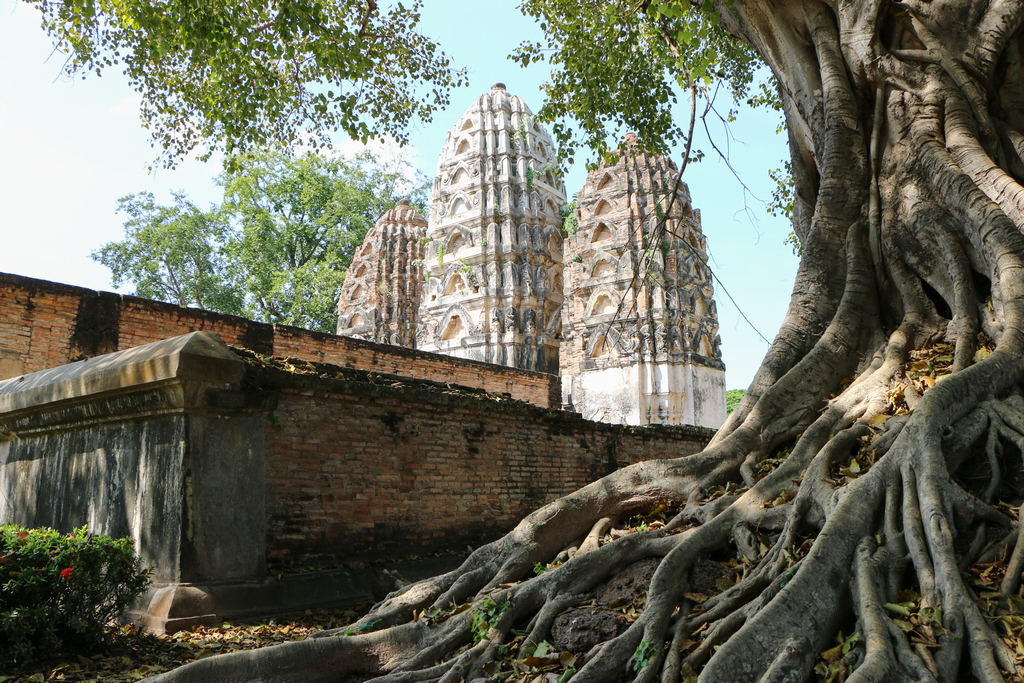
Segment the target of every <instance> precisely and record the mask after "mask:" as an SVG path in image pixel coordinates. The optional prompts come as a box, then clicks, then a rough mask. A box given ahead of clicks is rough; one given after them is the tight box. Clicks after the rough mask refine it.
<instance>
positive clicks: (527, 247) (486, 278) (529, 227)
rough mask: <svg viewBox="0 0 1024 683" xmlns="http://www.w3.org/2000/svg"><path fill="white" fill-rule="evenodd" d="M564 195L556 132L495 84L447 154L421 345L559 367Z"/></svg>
mask: <svg viewBox="0 0 1024 683" xmlns="http://www.w3.org/2000/svg"><path fill="white" fill-rule="evenodd" d="M564 204H565V190H564V188H563V186H562V182H561V180H559V179H558V175H557V173H556V172H555V152H554V146H553V145H552V143H551V138H550V137H549V135H548V134H547V132H546V131H545V130H544V129H543V128H541V127H540V126H539V125H538V124H537V123H536V122H535V121H534V120H533V116H532V113H531V112H530V109H529V107H527V106H526V104H525V103H524V102H523V100H522V98H520V97H517V96H514V95H509V94H508V92H507V91H506V90H505V86H504V84H502V83H495V84H494V86H492V87H491V90H490V92H487V93H484V94H483V95H481V96H480V97H479V98H477V100H476V102H475V103H474V104H473V105H472V106H471V107H470V108H469V110H468V111H467V112H466V113H465V115H464V116H463V117H462V118H461V119H460V120H459V121H458V123H456V124H455V127H454V128H452V129H451V131H449V133H448V136H447V138H446V139H445V143H444V148H443V150H442V152H441V156H440V160H439V162H438V169H437V176H436V178H435V179H434V187H433V192H432V196H431V212H430V225H429V228H428V229H427V237H428V238H429V240H430V241H429V242H428V243H427V248H426V255H425V257H424V268H425V270H426V278H427V281H426V283H425V284H424V286H423V295H422V298H421V302H420V308H419V315H418V318H419V320H418V323H419V330H418V332H417V337H416V347H417V348H418V349H421V350H425V351H436V352H439V353H445V354H449V355H452V356H458V357H462V358H471V359H475V360H481V361H487V362H490V363H497V364H499V365H508V366H512V367H519V368H526V369H530V370H540V371H543V372H550V373H555V372H558V347H559V337H560V325H561V312H560V310H559V307H560V306H561V304H562V233H561V224H562V217H561V215H560V213H559V211H560V209H561V208H562V206H563V205H564Z"/></svg>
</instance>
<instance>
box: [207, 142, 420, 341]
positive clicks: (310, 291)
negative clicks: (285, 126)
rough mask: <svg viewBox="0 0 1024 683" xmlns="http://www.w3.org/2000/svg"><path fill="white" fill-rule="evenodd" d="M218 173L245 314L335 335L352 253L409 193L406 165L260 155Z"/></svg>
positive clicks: (365, 157) (416, 197)
mask: <svg viewBox="0 0 1024 683" xmlns="http://www.w3.org/2000/svg"><path fill="white" fill-rule="evenodd" d="M236 165H237V168H236V169H235V170H232V171H229V172H228V173H225V174H224V176H223V177H222V178H221V181H220V182H221V184H222V185H223V186H224V196H225V203H224V210H225V211H226V212H227V213H228V215H230V216H231V220H232V226H233V228H234V232H233V236H232V239H231V240H230V242H229V244H228V247H227V253H228V254H229V255H230V260H231V263H232V283H233V285H234V287H235V289H236V291H239V292H242V293H244V296H245V301H246V305H245V314H246V315H247V317H250V318H253V319H255V320H263V321H265V322H273V323H282V324H288V325H296V326H298V327H306V328H309V329H315V330H320V331H323V332H334V330H335V329H336V328H337V306H338V295H339V293H340V292H341V285H342V283H343V282H344V279H345V272H346V269H347V268H348V266H349V264H350V263H351V262H352V256H353V255H354V254H355V251H356V249H357V248H358V247H359V246H360V245H361V244H362V242H363V238H364V237H365V236H366V232H367V231H368V230H369V229H370V228H371V227H373V225H374V223H376V221H377V219H378V218H380V216H381V215H382V214H383V213H384V212H385V211H388V210H390V209H393V208H394V207H395V205H396V204H397V203H398V200H399V199H401V198H402V197H406V196H408V195H410V194H412V195H413V196H412V197H411V201H412V202H414V203H416V204H417V205H419V206H423V205H424V203H425V187H426V184H425V181H424V180H423V179H422V178H420V179H418V184H417V185H416V186H415V187H412V186H411V184H410V183H409V181H408V180H407V178H406V176H405V175H404V174H403V172H404V171H407V170H408V169H407V167H401V168H395V169H386V168H384V167H383V166H381V165H380V164H379V163H378V162H377V160H376V159H375V158H374V157H373V156H372V155H370V154H369V153H363V154H361V155H359V156H357V157H355V158H353V159H351V160H345V159H340V158H326V157H323V156H319V155H316V154H305V155H302V156H299V157H292V156H289V155H285V154H280V153H262V154H254V155H249V156H245V157H241V158H238V159H237V160H236Z"/></svg>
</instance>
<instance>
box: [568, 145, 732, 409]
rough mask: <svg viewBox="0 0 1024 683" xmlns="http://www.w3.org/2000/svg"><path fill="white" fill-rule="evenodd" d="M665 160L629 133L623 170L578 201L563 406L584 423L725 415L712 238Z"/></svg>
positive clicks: (615, 167)
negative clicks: (709, 247)
mask: <svg viewBox="0 0 1024 683" xmlns="http://www.w3.org/2000/svg"><path fill="white" fill-rule="evenodd" d="M676 176H677V170H676V167H675V165H674V164H673V163H672V162H671V161H670V160H669V159H667V158H665V157H661V156H647V155H646V154H643V153H641V152H640V151H639V150H638V148H637V147H636V137H635V136H632V135H629V136H626V139H625V140H624V141H623V145H622V147H621V148H620V149H619V150H618V158H617V160H616V162H615V163H614V164H607V163H605V164H602V165H601V166H600V167H599V168H598V169H596V170H594V171H592V172H591V173H590V174H589V175H588V177H587V182H586V184H585V186H584V188H583V190H581V191H580V193H579V196H578V199H577V205H578V208H577V221H578V224H579V225H578V229H577V230H576V232H575V233H574V234H573V235H572V236H570V237H569V238H568V239H567V240H566V246H565V253H566V259H567V261H568V262H569V266H568V274H567V276H566V277H567V282H566V299H567V303H566V308H565V312H564V324H565V335H566V339H565V341H564V342H563V344H562V350H561V374H562V391H563V398H564V401H565V402H566V403H567V404H569V405H571V406H572V407H573V409H575V410H577V411H578V412H581V413H582V414H583V416H584V417H586V418H589V419H592V420H598V421H605V422H620V423H627V424H696V425H703V426H709V427H716V428H717V427H718V426H720V425H721V424H722V422H724V420H725V366H724V364H723V363H722V360H721V349H720V344H721V341H720V338H719V336H718V320H717V312H716V308H715V302H714V300H713V299H712V294H713V291H712V286H711V272H710V270H709V269H708V267H707V265H706V264H707V242H706V240H705V238H704V235H703V234H702V233H701V228H700V212H699V211H694V210H693V209H692V207H691V205H690V194H689V190H688V189H687V188H686V185H685V184H683V183H681V182H679V183H678V186H677V179H676Z"/></svg>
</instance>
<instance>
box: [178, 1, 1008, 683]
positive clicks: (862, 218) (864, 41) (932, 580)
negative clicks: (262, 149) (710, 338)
mask: <svg viewBox="0 0 1024 683" xmlns="http://www.w3.org/2000/svg"><path fill="white" fill-rule="evenodd" d="M720 10H721V12H722V16H723V22H725V24H726V26H727V27H728V28H729V30H730V31H731V32H733V33H734V34H735V35H736V36H737V37H739V38H740V39H741V40H744V41H746V42H748V43H749V44H751V45H752V46H754V47H755V48H756V49H757V51H758V52H759V53H760V54H761V55H762V56H763V58H764V59H765V61H766V62H767V63H768V64H769V65H770V67H771V68H772V70H773V71H774V73H775V75H776V77H777V79H778V82H779V86H780V94H781V98H782V101H783V105H784V111H785V115H786V121H787V124H788V132H789V136H790V141H791V151H792V162H793V171H794V175H795V180H796V205H795V211H794V226H795V231H796V234H797V236H798V237H799V239H800V241H801V243H802V244H803V248H804V251H803V257H802V260H801V264H800V268H799V272H798V274H797V277H796V284H795V287H794V291H793V295H792V300H791V303H790V307H789V310H788V313H787V315H786V318H785V321H784V323H783V325H782V328H781V330H780V331H779V333H778V336H777V337H776V338H775V341H774V343H773V344H772V347H771V349H770V351H769V352H768V354H767V357H766V358H765V360H764V362H763V364H762V366H761V368H760V370H759V372H758V374H757V376H756V377H755V379H754V381H753V383H752V385H751V387H750V389H749V390H748V391H747V394H746V396H745V398H744V399H743V401H742V403H741V404H740V405H739V407H738V408H737V409H736V410H735V411H734V412H733V413H732V415H731V417H730V418H729V420H728V422H727V423H726V424H725V426H724V427H723V428H722V429H721V430H720V431H719V433H718V434H717V436H716V437H715V438H714V440H713V441H712V443H711V444H710V445H709V447H708V448H707V449H706V450H704V451H703V452H702V453H699V454H697V455H692V456H687V457H683V458H679V459H676V460H668V461H658V462H648V463H642V464H639V465H635V466H632V467H629V468H626V469H623V470H620V471H618V472H616V473H614V474H612V475H610V476H608V477H606V478H605V479H603V480H600V481H598V482H595V483H593V484H591V485H589V486H587V487H585V488H583V489H581V490H579V491H577V492H575V493H573V494H571V495H568V496H566V497H564V498H562V499H560V500H558V501H555V502H553V503H551V504H550V505H547V506H546V507H544V508H542V509H540V510H538V511H537V512H534V513H533V514H531V515H530V516H529V517H527V518H526V519H524V520H523V521H522V522H521V523H520V524H519V526H518V527H516V529H515V530H513V531H512V532H510V533H509V534H508V535H507V536H505V537H504V538H502V539H501V540H499V541H496V542H494V543H492V544H490V545H487V546H485V547H482V548H480V549H478V550H477V551H475V552H474V553H473V554H472V555H471V556H470V557H469V558H468V559H467V560H466V562H465V563H464V565H463V566H462V567H461V568H460V569H458V570H456V571H454V572H452V573H450V574H447V575H445V576H441V577H438V578H435V579H431V580H428V581H425V582H421V583H419V584H415V585H413V586H409V587H406V588H405V589H403V590H401V591H399V592H397V593H396V594H393V595H392V596H389V598H388V599H387V600H385V601H384V602H382V603H381V604H379V605H377V606H376V607H375V608H374V610H373V611H372V612H371V614H369V615H368V616H367V617H366V618H365V619H363V620H361V621H360V622H359V623H357V624H355V625H354V626H353V628H352V629H348V630H347V631H348V632H349V633H351V635H340V633H339V632H334V633H327V634H324V637H322V638H317V639H313V640H310V641H306V642H302V643H295V644H289V645H283V646H278V647H274V648H269V649H267V650H262V651H255V652H245V653H238V654H232V655H227V656H224V657H218V658H212V659H207V660H203V661H200V662H197V663H195V664H192V665H189V666H186V667H184V668H182V669H179V670H177V671H175V672H171V673H170V674H166V675H164V676H161V677H159V678H160V679H161V680H166V681H193V680H194V681H233V680H238V681H242V680H245V681H253V680H259V681H290V680H295V681H313V680H324V681H327V680H352V681H367V680H373V681H374V682H375V683H406V682H410V683H411V682H413V681H417V682H418V681H452V682H453V683H454V682H459V681H480V682H482V681H483V680H495V681H504V680H508V681H513V680H528V681H529V680H537V679H536V678H534V677H533V675H526V677H525V678H524V675H525V674H524V673H523V672H524V671H527V672H529V671H532V670H533V669H530V667H529V665H528V664H525V663H524V662H527V661H533V665H534V667H535V669H536V667H537V666H540V667H541V668H540V669H536V670H538V671H541V673H538V674H535V675H536V676H540V679H539V681H554V680H562V681H563V682H564V681H565V680H568V678H567V676H570V675H571V678H572V680H573V682H574V683H592V682H593V683H596V682H599V681H601V682H604V681H625V680H636V681H641V682H644V683H647V682H654V681H658V682H660V683H679V682H680V681H693V680H699V681H701V682H707V683H711V682H715V683H736V682H747V681H749V682H757V681H761V682H764V683H767V682H770V681H806V680H828V681H831V680H847V681H857V682H858V683H859V682H861V681H973V680H977V681H986V682H988V681H1004V680H1006V681H1010V680H1021V678H1020V677H1021V675H1022V672H1024V669H1022V668H1021V663H1022V662H1024V657H1022V654H1024V653H1018V652H1016V651H1013V650H1011V649H1009V648H1008V647H1007V645H1006V641H1005V640H1004V639H1003V638H1002V637H1001V636H1002V635H1005V628H1004V625H1003V624H1001V623H999V622H998V620H997V621H995V622H994V621H993V620H992V619H990V618H989V617H988V616H987V615H986V614H985V613H984V612H983V610H982V609H981V607H979V604H980V603H979V600H981V597H980V596H979V594H978V593H979V591H978V589H977V586H975V585H972V584H971V583H970V582H969V581H968V580H967V579H965V576H970V574H968V573H965V570H968V569H969V568H971V567H977V566H981V565H979V563H981V564H982V565H983V564H984V563H986V562H987V563H991V562H992V561H993V559H998V558H1000V557H1002V558H1003V559H1004V560H1005V562H1006V564H1007V567H1008V568H1007V571H1006V572H1005V576H1004V577H1002V579H1001V583H999V585H997V586H995V587H994V588H993V590H992V593H994V594H996V595H997V597H992V596H989V597H988V598H986V599H988V600H996V601H997V602H998V601H1000V600H1003V601H1005V600H1006V599H1008V598H1014V597H1015V596H1017V594H1018V591H1019V588H1020V578H1021V571H1022V569H1024V534H1021V535H1015V534H1014V533H1013V532H1014V530H1015V529H1016V527H1017V521H1016V519H1015V517H1014V515H1013V514H1012V513H1011V512H1010V511H1008V509H1007V507H1005V506H1002V507H998V506H996V505H995V504H996V503H997V502H998V501H999V500H1000V499H1003V500H1012V501H1020V499H1021V497H1022V491H1021V482H1022V480H1024V478H1022V477H1021V476H1020V473H1021V470H1022V451H1024V393H1022V381H1024V337H1022V331H1024V236H1022V229H1024V188H1022V182H1024V34H1022V31H1021V24H1022V21H1024V3H1021V2H1019V0H908V1H907V2H902V3H901V2H891V1H889V0H737V1H736V2H735V3H733V4H731V5H726V4H723V5H722V6H721V7H720ZM935 349H939V350H940V351H941V349H948V354H945V355H943V353H941V352H936V351H935ZM939 366H942V368H944V369H942V370H941V371H938V372H937V371H936V368H937V367H939ZM652 508H659V509H668V510H671V511H672V514H671V515H670V516H669V517H667V518H666V519H665V523H664V525H659V528H652V527H653V526H654V525H646V524H640V525H639V526H637V525H635V524H634V525H633V526H632V527H630V531H631V533H622V534H616V533H615V532H614V530H615V529H617V528H620V529H624V528H625V526H624V523H623V520H626V519H628V518H629V517H631V516H634V515H637V514H647V513H649V512H650V511H651V510H652ZM651 558H654V560H655V562H656V567H657V569H656V570H655V571H654V572H653V576H652V577H651V578H650V581H649V584H648V585H647V587H646V594H645V600H644V602H643V605H642V609H640V610H638V611H637V613H636V614H635V619H633V620H631V621H630V623H629V625H628V627H627V628H625V630H623V631H622V632H621V633H619V634H618V635H614V636H612V637H609V638H607V639H605V640H604V641H602V642H599V643H598V644H596V645H594V646H592V647H590V648H589V649H588V650H587V651H586V652H577V653H573V656H572V657H570V658H569V659H567V660H565V661H563V662H562V667H561V668H557V667H556V668H555V669H554V673H550V669H549V670H548V671H549V673H545V672H544V671H545V670H544V669H543V665H542V662H543V661H550V655H543V656H540V657H537V656H536V653H537V652H538V651H543V650H545V649H546V648H541V649H540V650H538V649H531V648H533V646H536V645H539V644H541V643H545V642H547V641H548V640H549V639H550V638H551V637H552V636H551V631H552V624H553V623H554V622H555V621H556V618H557V617H558V616H559V615H560V614H562V613H564V612H566V610H569V609H574V608H577V607H578V606H580V605H591V604H593V598H594V597H595V594H596V592H597V591H599V589H600V587H601V586H604V585H606V584H607V582H608V581H609V580H611V579H613V578H614V577H615V576H616V575H618V574H620V573H621V572H624V571H627V570H628V568H629V567H632V566H635V565H636V563H638V562H641V561H645V560H647V561H650V560H651ZM708 558H711V559H714V560H716V561H718V562H719V563H721V562H731V563H733V565H734V566H735V567H736V568H737V569H736V574H735V580H734V583H733V585H730V586H720V587H719V588H724V590H720V592H716V593H715V594H714V595H711V596H707V595H702V594H697V593H696V592H695V590H693V587H692V586H691V585H690V584H691V582H692V577H693V576H694V569H695V567H696V566H697V565H698V564H699V563H700V562H703V561H706V560H707V559H708ZM986 566H987V565H986ZM535 568H537V569H545V570H546V571H543V572H541V573H539V574H536V575H535V572H534V570H535ZM908 596H910V597H908ZM1011 602H1012V600H1011ZM1021 604H1024V602H1022V603H1021ZM901 605H903V606H905V607H902V608H901V607H900V606H901ZM907 605H909V607H906V606H907ZM899 609H905V610H906V611H908V613H909V612H912V613H913V614H914V618H913V619H911V620H910V621H907V620H903V621H901V620H900V619H899V617H900V616H901V613H900V612H899ZM903 616H906V615H903ZM907 624H910V625H911V626H912V627H913V628H907ZM363 631H366V632H363ZM840 634H843V635H842V637H841V638H839V640H837V636H840ZM851 634H856V636H855V637H853V636H851ZM837 642H838V643H839V645H837ZM837 648H838V649H837ZM530 652H533V653H534V656H533V658H532V659H531V658H530V657H529V653H530ZM545 657H548V659H547V660H545V659H544V658H545ZM513 660H514V661H513ZM566 662H568V664H567V663H566ZM569 669H572V670H573V671H574V674H569V673H567V672H568V670H569ZM545 676H548V677H547V678H545Z"/></svg>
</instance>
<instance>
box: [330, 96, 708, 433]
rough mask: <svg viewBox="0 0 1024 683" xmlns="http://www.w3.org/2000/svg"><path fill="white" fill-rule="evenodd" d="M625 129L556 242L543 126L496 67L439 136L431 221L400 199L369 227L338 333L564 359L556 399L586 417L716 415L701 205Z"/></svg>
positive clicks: (556, 213) (650, 420)
mask: <svg viewBox="0 0 1024 683" xmlns="http://www.w3.org/2000/svg"><path fill="white" fill-rule="evenodd" d="M635 141H636V138H635V137H634V136H627V137H626V139H625V140H624V143H623V146H622V149H621V150H620V151H619V157H618V161H617V162H616V163H614V164H604V165H602V166H601V167H600V168H599V169H598V170H596V171H594V172H591V173H590V175H589V176H588V178H587V182H586V185H585V187H584V188H583V190H582V191H581V192H580V194H579V198H578V209H577V221H578V230H577V231H576V232H575V233H574V234H573V235H571V236H569V237H568V238H567V239H566V241H565V243H564V245H563V234H564V232H563V228H562V222H563V218H562V215H561V213H560V211H561V210H562V208H563V207H564V205H565V190H564V188H563V186H562V183H561V181H560V180H559V178H558V173H557V169H556V167H555V162H556V159H555V150H554V146H553V145H552V143H551V138H550V137H549V136H548V134H547V132H546V131H545V130H544V129H543V128H542V127H541V126H539V125H538V124H537V123H536V122H535V121H534V120H533V116H532V114H531V112H530V109H529V108H528V107H527V106H526V104H525V103H524V102H523V100H522V98H520V97H516V96H513V95H509V94H508V92H507V91H506V90H505V86H504V85H503V84H501V83H495V84H494V85H493V86H492V87H491V90H490V92H487V93H484V94H483V95H481V96H480V97H479V98H477V100H476V102H475V103H474V104H473V105H472V106H471V107H470V108H469V110H468V111H467V112H466V113H465V115H464V116H463V117H462V118H461V119H460V120H459V121H458V123H456V124H455V126H454V127H453V128H452V129H451V131H450V132H449V133H448V136H447V138H446V139H445V143H444V148H443V150H442V152H441V155H440V160H439V162H438V169H437V176H436V177H435V179H434V186H433V191H432V195H431V210H430V220H429V224H428V222H427V221H424V219H423V217H422V216H420V215H419V214H418V213H416V212H415V211H413V210H412V208H411V207H409V206H408V204H407V203H403V204H401V205H399V206H398V207H396V208H395V209H394V210H393V211H389V212H388V213H387V214H385V215H384V216H383V217H382V218H381V220H380V222H379V223H378V224H377V227H375V228H374V229H373V230H371V231H370V232H369V233H368V234H367V236H366V241H365V242H364V244H363V246H362V247H361V248H360V250H359V252H358V253H357V255H356V258H355V259H354V260H353V262H352V266H351V268H350V269H349V275H348V278H347V279H346V281H345V286H344V288H343V290H342V294H341V299H340V301H339V304H338V313H339V317H338V334H344V335H349V336H356V337H362V338H364V339H369V340H372V341H379V342H387V343H391V344H399V345H402V346H409V347H414V348H417V349H420V350H423V351H434V352H438V353H443V354H447V355H451V356H458V357H461V358H470V359H473V360H480V361H485V362H489V363H496V364H499V365H507V366H512V367H519V368H526V369H529V370H539V371H542V372H548V373H560V374H561V375H562V391H563V403H565V404H566V405H567V406H569V407H571V408H572V409H573V410H576V411H578V412H580V413H582V414H583V416H584V417H586V418H589V419H592V420H598V421H604V422H615V423H625V424H636V425H642V424H693V425H700V426H705V427H715V428H717V427H719V426H721V424H722V423H723V422H724V421H725V366H724V365H723V363H722V354H721V350H720V348H719V346H720V340H719V337H718V320H717V313H716V310H715V302H714V300H713V299H712V294H713V292H712V287H711V273H710V271H709V270H708V268H707V266H706V265H705V263H706V262H707V244H706V241H705V239H704V235H703V234H702V233H701V228H700V213H699V212H697V211H694V210H693V209H692V207H691V205H690V195H689V191H688V190H687V188H686V185H684V184H681V183H680V186H679V188H678V189H676V188H675V176H676V169H675V166H674V165H673V164H672V162H671V161H669V160H668V159H666V158H663V157H659V156H654V157H648V156H646V155H642V154H639V153H634V146H635ZM672 197H674V198H673V199H672V200H671V201H669V200H670V198H672ZM663 218H664V219H665V220H662V219H663ZM563 247H564V252H565V253H564V255H563ZM563 278H565V282H563ZM563 288H564V293H565V303H564V305H563ZM563 336H564V339H563Z"/></svg>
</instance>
